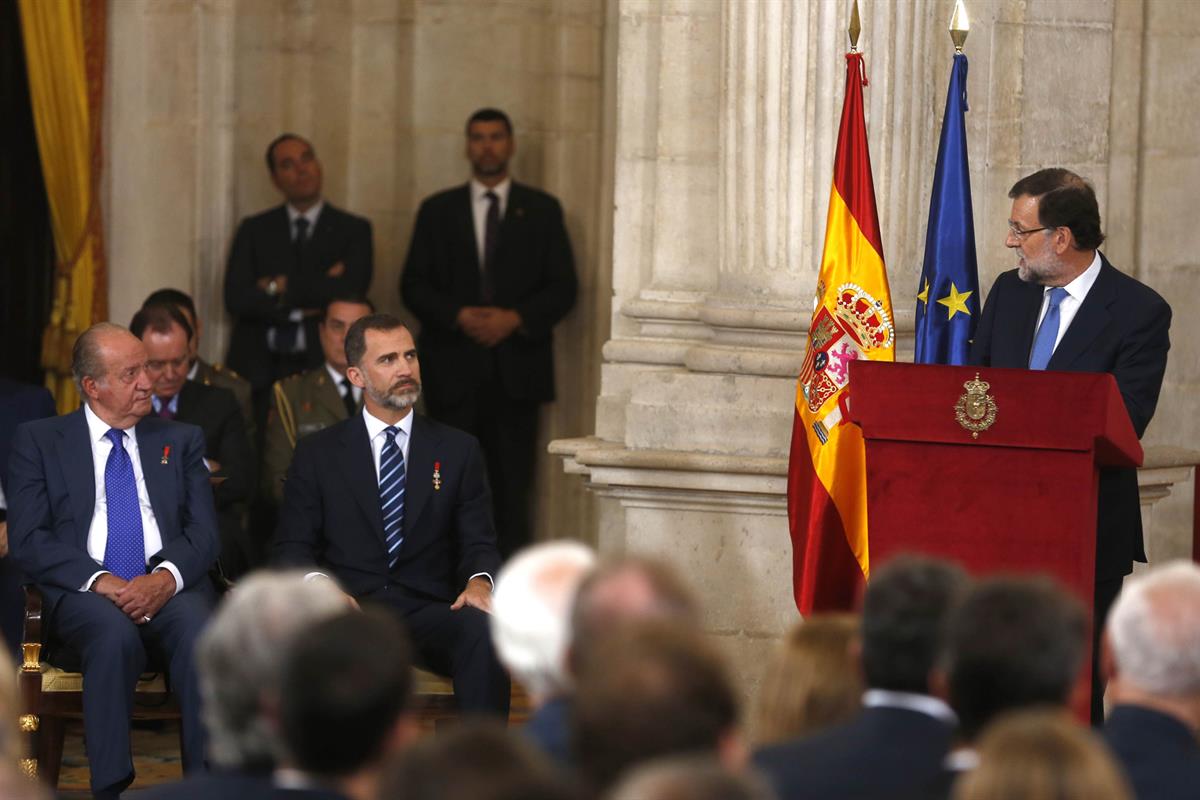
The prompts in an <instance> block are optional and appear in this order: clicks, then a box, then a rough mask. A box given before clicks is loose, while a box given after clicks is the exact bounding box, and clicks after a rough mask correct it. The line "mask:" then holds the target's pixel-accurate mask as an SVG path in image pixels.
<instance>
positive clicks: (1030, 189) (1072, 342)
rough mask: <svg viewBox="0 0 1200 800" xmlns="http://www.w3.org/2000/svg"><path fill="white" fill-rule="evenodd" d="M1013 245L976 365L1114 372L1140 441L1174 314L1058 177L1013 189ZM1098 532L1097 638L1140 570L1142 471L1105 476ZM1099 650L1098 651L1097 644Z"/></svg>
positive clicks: (1075, 179) (1098, 714) (1085, 202)
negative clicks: (1123, 262) (1133, 273)
mask: <svg viewBox="0 0 1200 800" xmlns="http://www.w3.org/2000/svg"><path fill="white" fill-rule="evenodd" d="M1008 196H1009V197H1011V198H1012V201H1013V204H1012V214H1011V216H1009V219H1008V236H1007V238H1006V239H1005V242H1004V243H1005V245H1006V246H1007V247H1009V248H1011V249H1013V250H1015V251H1016V254H1017V268H1016V269H1013V270H1009V271H1007V272H1004V273H1002V274H1001V275H1000V277H998V278H997V279H996V282H995V283H994V284H993V285H992V289H991V291H990V292H989V293H988V296H987V303H986V304H985V305H984V307H983V315H982V316H981V318H980V321H979V329H978V330H977V332H976V334H975V341H974V343H973V344H972V346H971V363H973V364H976V365H980V366H992V367H1017V368H1022V367H1028V368H1029V369H1036V370H1058V371H1064V372H1109V373H1112V375H1113V377H1115V378H1116V379H1117V387H1118V388H1119V389H1120V391H1121V397H1122V398H1123V399H1124V400H1125V407H1126V409H1128V411H1129V418H1130V420H1131V421H1132V422H1133V429H1134V430H1135V431H1136V432H1137V435H1138V438H1139V439H1140V438H1141V436H1142V434H1143V433H1144V432H1145V430H1146V426H1147V425H1149V424H1150V418H1151V417H1153V416H1154V407H1155V406H1156V405H1157V403H1158V393H1159V390H1160V389H1161V388H1162V380H1163V373H1164V372H1165V371H1166V368H1167V350H1168V349H1169V348H1170V346H1171V343H1170V339H1169V338H1168V330H1169V329H1170V327H1171V307H1170V306H1169V305H1167V302H1166V301H1165V300H1163V298H1162V297H1160V296H1159V294H1158V293H1157V292H1155V291H1154V290H1153V289H1151V288H1150V287H1148V286H1146V285H1145V284H1143V283H1141V282H1139V281H1137V280H1135V279H1134V278H1131V277H1130V276H1128V275H1126V274H1125V273H1123V272H1121V271H1120V270H1118V269H1116V268H1115V267H1114V266H1113V265H1112V264H1110V263H1109V262H1108V259H1107V258H1105V257H1104V254H1103V253H1101V252H1100V251H1099V249H1098V248H1099V247H1100V244H1101V243H1102V242H1103V241H1104V234H1103V233H1101V231H1100V209H1099V206H1098V204H1097V202H1096V192H1095V191H1094V190H1093V189H1092V187H1091V185H1090V184H1089V183H1088V182H1087V181H1085V180H1084V179H1083V178H1081V177H1079V176H1078V175H1076V174H1075V173H1073V172H1071V171H1070V170H1066V169H1062V168H1052V169H1043V170H1040V171H1039V172H1035V173H1033V174H1032V175H1029V176H1027V177H1024V178H1022V179H1021V180H1019V181H1017V182H1016V183H1015V184H1013V187H1012V189H1011V190H1009V193H1008ZM1099 494H1100V502H1099V509H1098V514H1097V519H1098V524H1097V532H1096V589H1095V601H1094V602H1095V630H1096V631H1097V632H1098V631H1100V630H1102V629H1103V627H1104V619H1105V617H1106V615H1107V614H1108V609H1109V607H1110V606H1111V605H1112V602H1113V600H1114V599H1115V598H1116V596H1117V593H1118V592H1120V590H1121V582H1122V580H1123V579H1124V577H1125V576H1126V575H1128V574H1129V573H1130V572H1131V571H1132V569H1133V562H1134V561H1145V560H1146V552H1145V548H1144V546H1143V543H1142V517H1141V512H1140V508H1139V502H1138V487H1137V470H1135V469H1132V468H1104V469H1101V471H1100V491H1099ZM1096 643H1097V642H1094V644H1096ZM1098 651H1099V648H1098V647H1095V646H1094V647H1093V676H1095V679H1094V680H1093V691H1092V720H1093V722H1098V721H1099V720H1101V719H1102V718H1103V702H1102V700H1103V683H1102V682H1101V680H1100V678H1099V674H1098V672H1096V666H1097V663H1096V658H1095V654H1096V653H1097V652H1098Z"/></svg>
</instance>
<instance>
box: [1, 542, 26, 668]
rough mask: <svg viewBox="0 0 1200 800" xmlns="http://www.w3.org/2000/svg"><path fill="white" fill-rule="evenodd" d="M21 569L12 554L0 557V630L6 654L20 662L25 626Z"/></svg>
mask: <svg viewBox="0 0 1200 800" xmlns="http://www.w3.org/2000/svg"><path fill="white" fill-rule="evenodd" d="M21 581H22V577H21V570H20V569H19V568H18V567H17V563H16V562H15V561H13V559H12V556H4V557H3V558H0V632H2V633H3V634H4V646H5V647H6V648H7V649H8V654H9V655H10V656H12V657H13V658H14V659H16V661H17V663H18V664H20V663H21V657H20V652H21V637H22V633H23V630H24V627H25V592H24V590H22V589H21Z"/></svg>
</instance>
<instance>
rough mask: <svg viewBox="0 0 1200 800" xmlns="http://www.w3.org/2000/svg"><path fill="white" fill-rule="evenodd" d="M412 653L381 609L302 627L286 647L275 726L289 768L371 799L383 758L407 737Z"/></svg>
mask: <svg viewBox="0 0 1200 800" xmlns="http://www.w3.org/2000/svg"><path fill="white" fill-rule="evenodd" d="M412 668H413V662H412V650H411V648H410V646H409V643H408V635H407V634H406V633H405V631H404V629H403V628H402V627H401V625H400V623H399V621H398V620H397V619H396V618H395V617H394V616H393V615H392V614H390V613H388V612H386V611H384V610H381V609H371V608H368V609H367V610H365V611H361V612H360V611H346V612H343V613H342V614H339V615H337V616H335V617H329V618H326V619H324V620H321V621H320V622H317V623H316V624H314V625H311V626H309V628H308V629H307V630H306V631H305V633H304V636H303V637H299V638H298V639H297V640H296V641H295V642H294V643H293V644H292V647H291V649H290V650H289V652H288V654H287V657H286V659H285V662H284V667H283V679H282V681H281V682H280V694H281V701H280V714H279V718H280V723H281V725H282V728H283V738H284V742H285V744H286V745H287V751H288V755H289V757H290V766H292V767H294V768H296V769H299V770H301V771H303V772H304V773H306V774H307V775H309V776H311V777H312V778H313V779H315V780H317V781H320V782H323V783H327V784H332V785H334V786H336V787H338V788H339V789H340V790H341V791H342V792H343V793H344V794H347V795H350V796H351V797H364V796H365V797H373V796H374V794H375V791H376V789H377V786H376V781H377V779H378V775H379V771H380V770H381V769H382V767H383V763H384V761H385V759H386V758H387V757H389V756H391V755H394V754H396V753H398V752H399V751H400V750H402V749H403V748H404V747H405V746H407V745H408V743H409V742H411V741H412V739H413V738H415V736H416V733H417V725H416V721H415V719H414V718H413V716H412V714H411V713H410V710H411V705H412V689H413V686H412V684H413V677H412Z"/></svg>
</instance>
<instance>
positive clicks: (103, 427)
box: [83, 403, 137, 444]
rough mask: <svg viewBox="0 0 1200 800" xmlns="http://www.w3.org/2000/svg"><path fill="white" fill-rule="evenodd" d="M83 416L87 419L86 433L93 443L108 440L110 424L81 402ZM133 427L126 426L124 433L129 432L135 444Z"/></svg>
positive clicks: (135, 438)
mask: <svg viewBox="0 0 1200 800" xmlns="http://www.w3.org/2000/svg"><path fill="white" fill-rule="evenodd" d="M83 416H84V419H86V420H87V426H88V435H89V436H90V437H91V439H92V443H93V444H95V443H96V442H99V441H101V440H108V432H109V431H110V430H112V426H111V425H109V424H108V423H107V422H105V421H104V420H102V419H100V417H99V416H97V415H96V412H95V411H92V407H91V406H90V405H89V404H87V403H84V404H83ZM135 427H136V425H135V426H131V427H128V428H126V429H125V433H127V434H129V439H130V441H132V442H133V443H134V444H137V435H136V434H135V433H134V428H135Z"/></svg>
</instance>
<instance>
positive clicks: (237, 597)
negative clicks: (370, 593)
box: [196, 570, 346, 768]
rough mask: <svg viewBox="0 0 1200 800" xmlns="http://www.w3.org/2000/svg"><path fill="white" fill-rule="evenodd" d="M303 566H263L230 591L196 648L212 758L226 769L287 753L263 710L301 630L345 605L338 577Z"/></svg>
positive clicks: (268, 762) (266, 763) (261, 764)
mask: <svg viewBox="0 0 1200 800" xmlns="http://www.w3.org/2000/svg"><path fill="white" fill-rule="evenodd" d="M304 576H305V573H304V572H303V571H299V570H294V571H288V572H268V571H263V572H256V573H254V574H253V575H251V576H250V577H248V578H246V579H244V580H242V581H240V582H239V583H238V584H237V585H236V586H235V587H234V588H233V589H232V590H231V591H230V593H229V594H228V595H227V596H226V597H225V599H224V601H223V602H222V603H221V606H220V607H219V608H218V609H217V612H216V614H214V615H213V618H212V621H211V622H210V623H209V625H208V628H207V629H206V630H205V632H204V633H203V635H201V637H200V641H199V643H198V644H197V646H196V669H197V672H198V674H199V679H200V693H201V697H202V698H203V712H202V713H203V717H204V723H205V725H206V727H207V728H208V732H209V757H210V758H211V759H212V761H213V763H214V764H216V765H217V766H221V767H225V768H266V767H270V766H273V765H274V764H275V763H276V761H277V760H278V759H279V758H280V757H281V756H282V755H283V754H284V752H285V750H284V745H283V742H282V740H281V739H280V737H279V735H278V733H277V731H276V729H275V727H274V725H273V723H272V722H271V721H270V720H269V719H268V718H266V717H265V716H264V714H263V700H264V692H269V691H277V690H278V687H279V682H280V679H281V674H282V669H283V661H284V657H285V655H286V651H287V650H288V648H289V647H290V645H291V643H292V641H293V640H294V638H295V637H296V635H297V634H298V633H300V632H301V631H303V630H305V629H306V628H308V627H310V626H311V625H313V624H314V623H316V622H319V621H321V620H323V619H325V618H327V617H331V616H333V615H335V614H337V613H339V612H341V611H345V610H346V596H345V595H344V594H343V593H342V592H341V590H340V589H339V588H338V586H337V584H336V583H335V582H334V581H332V580H327V579H324V578H314V579H310V580H306V579H305V577H304Z"/></svg>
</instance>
